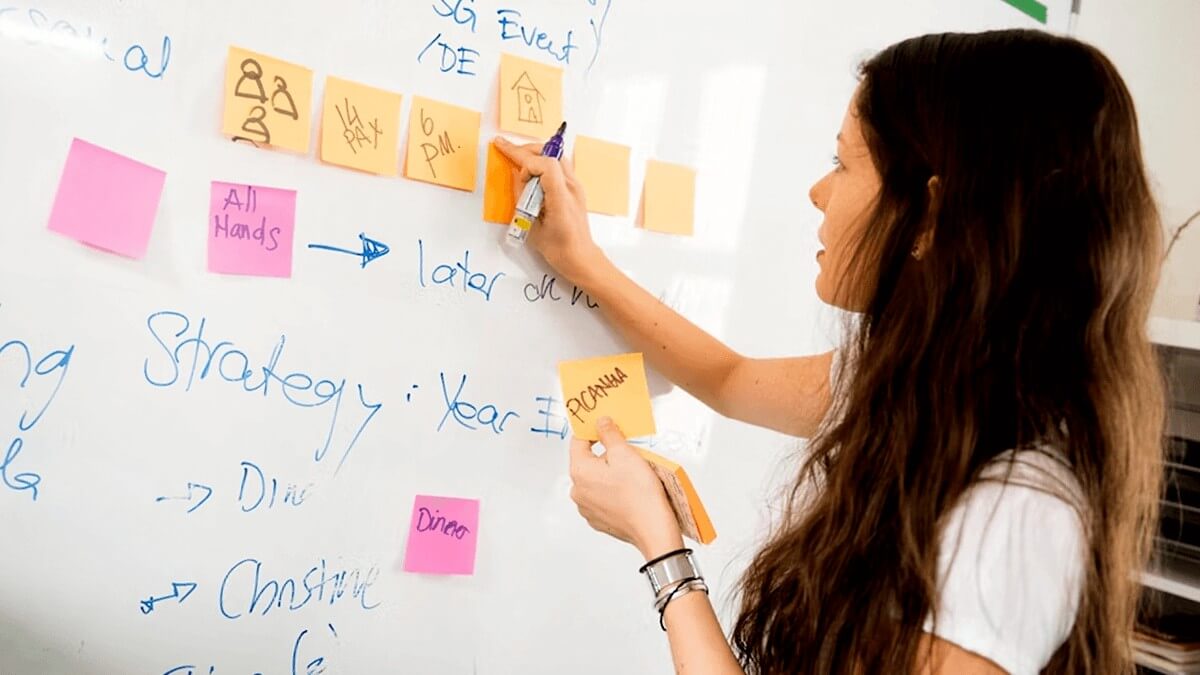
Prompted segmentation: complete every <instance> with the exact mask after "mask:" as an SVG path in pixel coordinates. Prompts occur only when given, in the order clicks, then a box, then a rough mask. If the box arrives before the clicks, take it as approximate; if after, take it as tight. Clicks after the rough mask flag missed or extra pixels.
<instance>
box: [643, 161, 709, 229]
mask: <svg viewBox="0 0 1200 675" xmlns="http://www.w3.org/2000/svg"><path fill="white" fill-rule="evenodd" d="M643 190H644V192H643V195H642V199H643V200H644V202H643V204H642V208H643V209H645V212H644V214H643V216H644V217H643V221H642V226H643V227H645V228H646V229H647V230H654V231H656V232H666V233H668V234H686V235H691V234H692V224H693V222H694V220H695V210H696V206H695V204H696V172H695V171H694V170H692V169H690V168H688V167H686V166H681V165H679V164H670V163H668V162H659V161H655V160H650V162H649V163H647V165H646V184H645V186H644V187H643Z"/></svg>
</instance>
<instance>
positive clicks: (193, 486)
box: [154, 483, 212, 513]
mask: <svg viewBox="0 0 1200 675" xmlns="http://www.w3.org/2000/svg"><path fill="white" fill-rule="evenodd" d="M192 490H195V492H192ZM201 493H203V495H204V496H202V497H200V501H198V502H196V504H195V505H194V506H192V507H191V508H189V509H188V510H187V511H185V513H191V512H192V511H195V510H196V509H198V508H200V507H201V506H204V502H206V501H208V498H209V497H211V496H212V488H210V487H209V486H207V485H204V484H203V483H188V484H187V494H186V495H184V496H177V497H155V498H154V501H155V502H156V503H157V502H168V501H175V500H182V501H185V502H190V501H192V500H193V499H194V498H196V497H197V496H199V495H200V494H201Z"/></svg>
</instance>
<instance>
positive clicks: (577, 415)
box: [558, 354, 717, 544]
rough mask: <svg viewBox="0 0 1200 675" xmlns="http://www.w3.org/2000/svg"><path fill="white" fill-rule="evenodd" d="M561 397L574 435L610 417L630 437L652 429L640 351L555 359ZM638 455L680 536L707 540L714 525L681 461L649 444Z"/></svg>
mask: <svg viewBox="0 0 1200 675" xmlns="http://www.w3.org/2000/svg"><path fill="white" fill-rule="evenodd" d="M558 375H559V380H560V381H561V383H562V389H563V400H564V401H565V402H566V403H565V406H566V409H567V414H568V415H569V419H570V421H571V430H572V431H573V432H574V434H575V436H576V437H578V438H583V439H586V440H589V441H597V440H600V436H599V434H598V433H597V432H596V422H597V421H598V420H599V419H600V418H601V417H609V418H612V420H613V422H615V423H616V425H617V427H618V428H620V429H621V431H622V432H623V433H624V434H625V435H626V436H627V437H630V438H633V437H637V436H647V435H651V434H653V433H655V427H654V412H653V409H652V408H651V405H650V387H649V384H648V382H647V380H646V367H645V363H644V361H643V359H642V355H641V354H618V355H616V356H602V357H598V358H591V359H583V360H579V361H564V362H562V363H560V364H558ZM639 452H641V454H642V457H644V458H646V461H647V462H649V463H650V465H651V466H652V467H653V468H654V472H655V473H656V474H658V477H659V480H661V481H662V484H663V488H664V489H665V490H666V492H667V498H668V499H669V500H670V502H671V508H672V509H673V510H674V511H675V518H676V520H678V522H679V529H680V531H682V532H683V534H684V536H686V537H688V538H690V539H692V540H694V541H697V542H700V543H701V544H707V543H709V542H711V541H712V540H713V539H715V538H716V536H717V533H716V530H714V529H713V525H712V521H711V520H710V519H709V517H708V512H707V511H706V510H705V509H704V504H703V503H701V501H700V497H699V495H697V494H696V490H695V488H694V487H693V486H692V481H691V479H690V478H688V475H687V472H685V471H684V470H683V467H681V466H679V465H678V464H676V463H675V462H672V461H670V460H668V459H667V458H665V457H662V456H659V455H656V454H654V453H653V452H650V451H649V450H641V449H639Z"/></svg>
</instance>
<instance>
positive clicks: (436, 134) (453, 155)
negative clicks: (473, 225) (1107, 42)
mask: <svg viewBox="0 0 1200 675" xmlns="http://www.w3.org/2000/svg"><path fill="white" fill-rule="evenodd" d="M478 156H479V113H478V112H476V111H474V110H467V109H466V108H460V107H458V106H456V105H450V104H449V103H442V102H441V101H434V100H431V99H427V98H421V97H420V96H414V97H413V103H412V110H411V111H410V112H409V123H408V149H407V151H406V153H405V156H404V175H405V176H407V177H409V178H412V179H413V180H422V181H425V182H426V183H435V184H437V185H445V186H447V187H452V188H458V189H459V190H467V191H468V192H474V191H475V165H476V158H477V157H478Z"/></svg>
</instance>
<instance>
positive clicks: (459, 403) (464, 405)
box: [437, 373, 520, 435]
mask: <svg viewBox="0 0 1200 675" xmlns="http://www.w3.org/2000/svg"><path fill="white" fill-rule="evenodd" d="M438 378H439V379H440V380H441V381H442V399H443V400H444V401H445V402H446V412H445V413H444V414H443V415H442V420H441V421H440V422H438V426H437V430H438V431H441V430H442V427H444V426H446V420H448V419H453V420H454V421H455V422H458V424H459V426H461V427H463V428H464V429H470V430H472V431H474V430H475V429H477V428H478V427H475V426H472V424H473V423H474V424H479V425H480V426H484V427H487V428H489V429H491V430H492V433H494V434H497V435H498V434H502V433H504V425H505V424H506V423H507V422H508V419H509V418H510V417H520V415H518V414H517V413H515V412H513V411H511V410H509V411H508V412H505V413H504V414H501V413H500V409H499V408H497V407H496V406H495V404H492V403H487V404H485V405H482V406H479V405H475V404H474V403H468V402H467V401H464V400H463V388H465V387H466V386H467V376H466V374H464V375H463V376H462V378H461V379H460V380H459V381H458V389H457V390H456V391H455V392H454V396H453V397H451V396H450V390H449V389H448V388H447V387H446V374H445V373H438Z"/></svg>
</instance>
